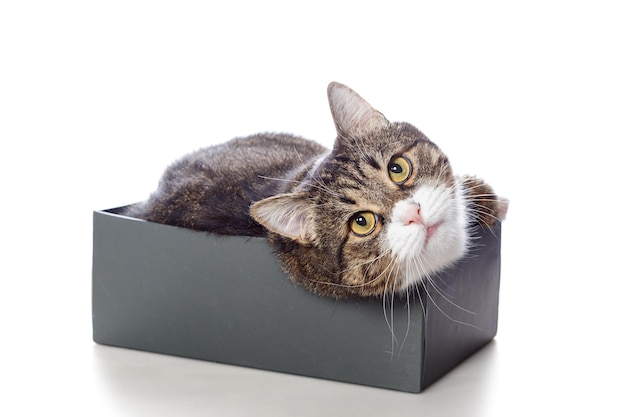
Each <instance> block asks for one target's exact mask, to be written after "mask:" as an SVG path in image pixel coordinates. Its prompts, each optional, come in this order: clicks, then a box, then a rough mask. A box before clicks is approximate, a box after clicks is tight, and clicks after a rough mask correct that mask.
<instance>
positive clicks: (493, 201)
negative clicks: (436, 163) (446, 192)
mask: <svg viewBox="0 0 626 417" xmlns="http://www.w3.org/2000/svg"><path fill="white" fill-rule="evenodd" d="M458 181H459V183H460V185H461V188H462V189H463V192H464V194H465V198H466V201H467V211H468V214H469V216H470V222H476V223H479V224H481V225H483V226H487V227H491V226H493V225H495V224H496V223H497V222H499V221H502V220H504V218H505V217H506V213H507V210H508V208H509V200H507V199H506V198H503V197H498V196H497V195H496V193H495V192H494V191H493V188H491V186H490V185H489V184H487V183H486V182H485V181H483V180H482V179H480V178H476V177H472V176H467V175H465V176H462V177H460V178H458Z"/></svg>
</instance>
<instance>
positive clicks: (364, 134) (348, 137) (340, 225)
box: [251, 83, 469, 297]
mask: <svg viewBox="0 0 626 417" xmlns="http://www.w3.org/2000/svg"><path fill="white" fill-rule="evenodd" d="M328 99H329V103H330V109H331V113H332V116H333V119H334V122H335V126H336V128H337V134H338V136H337V139H336V141H335V144H334V147H333V149H332V151H331V152H330V153H329V154H327V155H324V156H323V157H321V158H320V159H319V160H318V161H316V162H315V163H312V164H310V165H309V166H308V167H307V168H306V171H303V172H305V173H306V175H304V178H303V180H302V181H301V182H300V183H299V184H298V185H297V186H295V187H294V188H293V190H292V191H291V192H290V193H288V194H282V195H278V196H274V197H271V198H268V199H265V200H262V201H259V202H257V203H255V204H254V205H253V206H252V210H251V213H252V215H253V217H254V218H255V220H257V221H258V222H259V223H261V224H262V225H263V226H265V227H266V228H267V229H269V230H270V231H271V232H272V234H271V235H270V238H272V239H273V240H274V242H275V243H276V244H277V245H278V247H279V250H278V251H277V254H278V255H279V258H280V259H281V261H282V263H283V265H284V266H285V268H286V269H287V270H288V272H289V273H290V274H291V275H292V277H294V278H295V279H296V280H298V281H300V282H301V283H302V284H304V285H305V286H307V287H309V288H310V289H312V290H313V291H315V292H317V293H320V294H323V295H331V296H335V297H344V296H346V295H359V296H369V295H382V294H384V293H388V292H392V291H396V292H398V291H404V290H406V289H407V288H410V287H412V286H414V285H415V284H417V283H419V282H420V281H422V280H423V279H424V277H426V276H428V275H429V274H432V273H433V272H435V271H439V270H441V269H443V268H445V267H446V266H448V265H450V264H451V263H452V262H454V261H456V260H457V259H459V258H460V257H462V256H463V255H464V254H465V252H466V250H467V247H468V239H469V237H468V230H467V229H468V227H467V223H468V220H467V212H466V209H465V200H464V196H463V191H462V190H461V186H460V185H459V184H458V182H457V180H456V179H455V177H454V175H453V173H452V169H451V167H450V163H449V161H448V158H447V157H446V155H445V154H444V153H443V152H441V150H440V149H439V148H438V147H437V146H436V145H435V144H434V143H432V142H431V141H430V140H429V139H428V138H427V137H426V136H425V135H424V134H422V133H421V132H420V131H419V130H418V129H416V128H415V127H413V126H412V125H410V124H408V123H392V122H389V121H388V120H387V119H386V118H385V117H384V116H383V115H382V114H381V113H380V112H378V111H377V110H375V109H374V108H372V107H371V106H370V105H369V104H368V103H367V102H366V101H365V100H364V99H363V98H361V97H360V96H359V95H358V94H357V93H355V92H354V91H353V90H351V89H350V88H348V87H346V86H344V85H342V84H339V83H331V84H330V85H329V86H328Z"/></svg>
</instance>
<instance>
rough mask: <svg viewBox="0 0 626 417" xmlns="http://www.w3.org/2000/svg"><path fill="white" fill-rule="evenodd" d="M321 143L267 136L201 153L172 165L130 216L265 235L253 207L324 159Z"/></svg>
mask: <svg viewBox="0 0 626 417" xmlns="http://www.w3.org/2000/svg"><path fill="white" fill-rule="evenodd" d="M326 152H327V149H326V148H324V147H323V146H321V145H320V144H318V143H316V142H314V141H311V140H308V139H304V138H301V137H298V136H294V135H288V134H277V133H265V134H256V135H253V136H248V137H243V138H235V139H231V140H230V141H228V142H225V143H222V144H219V145H215V146H210V147H207V148H202V149H199V150H197V151H195V152H192V153H190V154H188V155H186V156H184V157H183V158H181V159H179V160H178V161H176V162H174V163H173V164H172V165H170V166H169V167H168V168H167V169H166V171H165V172H164V174H163V176H162V177H161V180H160V182H159V186H158V188H157V190H156V191H155V192H154V193H153V194H152V195H151V196H150V198H149V199H148V200H147V201H145V202H143V203H140V204H138V205H135V206H132V207H131V208H129V209H128V211H127V213H126V214H127V215H130V216H133V217H138V218H142V219H145V220H149V221H155V222H158V223H165V224H171V225H176V226H181V227H187V228H191V229H197V230H205V231H210V232H216V233H223V234H243V235H253V236H256V235H263V233H264V230H263V228H261V226H260V225H258V224H257V223H256V222H255V221H254V220H252V218H251V217H250V214H249V207H250V205H251V204H252V203H253V202H256V201H259V200H262V199H264V198H267V197H270V196H272V195H275V194H277V193H280V192H282V191H283V190H284V189H285V188H286V187H288V186H289V179H290V178H292V177H293V176H294V175H295V173H297V172H298V171H301V170H302V169H303V168H304V167H305V166H306V165H308V164H309V163H310V161H312V160H314V159H317V158H319V157H320V156H321V155H323V154H325V153H326Z"/></svg>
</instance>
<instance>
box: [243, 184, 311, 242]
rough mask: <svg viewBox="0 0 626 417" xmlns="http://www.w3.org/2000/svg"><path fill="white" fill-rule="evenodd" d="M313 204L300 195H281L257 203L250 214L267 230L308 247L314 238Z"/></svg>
mask: <svg viewBox="0 0 626 417" xmlns="http://www.w3.org/2000/svg"><path fill="white" fill-rule="evenodd" d="M311 208H312V207H311V203H310V202H309V200H308V199H306V198H305V196H303V195H300V194H279V195H276V196H273V197H269V198H266V199H264V200H261V201H257V202H256V203H254V204H253V205H252V207H251V208H250V214H251V215H252V217H253V218H254V220H256V221H257V222H259V223H260V224H261V225H262V226H263V227H265V228H266V229H268V230H270V231H272V232H274V233H278V234H281V235H283V236H285V237H288V238H290V239H293V240H296V241H298V242H300V243H302V244H305V245H308V244H310V243H311V241H312V239H313V237H314V234H315V232H314V228H313V220H312V219H311Z"/></svg>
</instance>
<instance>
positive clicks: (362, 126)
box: [328, 82, 389, 138]
mask: <svg viewBox="0 0 626 417" xmlns="http://www.w3.org/2000/svg"><path fill="white" fill-rule="evenodd" d="M328 103H329V104H330V112H331V113H332V115H333V120H334V121H335V127H336V128H337V134H338V135H339V136H340V137H344V138H345V137H355V136H358V133H359V132H361V133H363V132H367V131H370V130H373V129H376V128H380V127H386V126H389V121H388V120H387V119H386V118H385V116H383V115H382V113H380V112H379V111H378V110H376V109H374V108H373V107H372V106H371V105H370V104H369V103H368V102H367V101H365V100H364V99H363V97H361V96H360V95H358V94H357V93H356V92H355V91H354V90H352V89H351V88H350V87H347V86H345V85H343V84H340V83H337V82H332V83H330V84H329V85H328Z"/></svg>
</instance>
